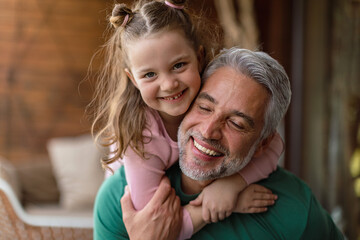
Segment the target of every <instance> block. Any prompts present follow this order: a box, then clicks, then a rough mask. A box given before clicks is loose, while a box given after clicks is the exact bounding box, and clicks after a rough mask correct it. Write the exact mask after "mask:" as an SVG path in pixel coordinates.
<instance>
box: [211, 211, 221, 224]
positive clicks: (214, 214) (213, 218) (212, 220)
mask: <svg viewBox="0 0 360 240" xmlns="http://www.w3.org/2000/svg"><path fill="white" fill-rule="evenodd" d="M218 221H219V219H218V215H217V213H212V214H211V222H213V223H216V222H218Z"/></svg>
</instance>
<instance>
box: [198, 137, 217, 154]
mask: <svg viewBox="0 0 360 240" xmlns="http://www.w3.org/2000/svg"><path fill="white" fill-rule="evenodd" d="M194 146H195V147H196V148H197V149H199V150H200V151H202V152H203V153H205V154H207V155H210V156H213V157H216V156H219V155H220V153H217V152H215V151H214V150H210V149H207V148H205V147H203V146H201V145H200V144H199V143H197V142H196V141H195V140H194Z"/></svg>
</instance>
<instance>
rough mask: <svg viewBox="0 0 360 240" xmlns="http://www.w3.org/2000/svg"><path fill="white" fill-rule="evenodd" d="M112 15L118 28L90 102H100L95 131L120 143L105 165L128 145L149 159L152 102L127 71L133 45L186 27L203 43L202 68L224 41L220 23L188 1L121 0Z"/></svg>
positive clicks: (194, 42) (105, 143)
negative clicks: (197, 12)
mask: <svg viewBox="0 0 360 240" xmlns="http://www.w3.org/2000/svg"><path fill="white" fill-rule="evenodd" d="M168 2H170V3H171V4H174V5H177V6H185V4H186V0H177V1H168ZM109 20H110V23H111V24H112V26H114V31H113V34H112V35H111V36H110V38H109V39H108V41H107V42H106V43H105V44H104V45H103V47H102V49H101V50H102V51H103V53H104V55H103V56H104V59H105V60H104V63H103V66H102V68H101V71H100V73H99V76H98V82H97V86H96V91H95V97H94V100H93V102H92V103H91V104H90V107H95V109H94V120H93V124H92V133H93V135H94V136H95V140H96V142H97V143H98V144H99V145H100V146H102V147H109V146H110V145H114V146H116V149H115V150H113V151H112V152H111V153H110V154H109V155H106V156H104V157H103V158H102V160H101V162H102V164H103V167H106V166H107V165H108V164H110V163H112V162H114V161H116V160H117V159H119V158H122V157H123V155H124V153H125V150H126V149H127V148H128V147H131V148H132V149H133V150H134V151H135V152H136V153H137V154H138V155H139V156H141V157H142V158H144V159H145V158H146V157H145V152H144V144H145V143H146V142H148V141H150V140H151V139H146V138H144V136H143V134H142V133H143V130H144V129H145V128H146V124H145V122H146V119H145V110H146V104H145V103H144V101H143V100H142V98H141V95H140V92H139V90H138V89H137V88H136V87H135V86H134V85H133V84H132V82H131V80H130V79H129V78H128V77H127V76H126V73H125V71H124V69H125V68H128V67H129V66H128V60H127V52H126V49H127V45H128V44H131V42H134V41H136V40H138V39H140V38H142V37H146V36H148V35H151V34H154V33H158V32H160V31H168V30H180V31H183V32H184V33H185V37H186V39H187V40H188V41H189V43H190V44H191V46H193V48H194V51H195V52H196V51H198V50H199V48H200V46H202V47H203V49H204V62H203V63H202V69H203V68H204V66H205V65H206V64H207V63H208V62H209V61H210V60H211V59H212V58H213V56H214V55H215V54H216V53H217V52H218V50H219V47H220V38H219V37H218V34H217V33H218V31H216V29H217V28H216V26H215V25H214V24H212V23H210V22H209V21H205V19H203V18H202V17H200V16H196V15H195V14H192V13H190V12H189V11H188V10H187V9H186V7H185V8H183V9H178V8H173V7H171V6H169V5H167V4H165V3H164V2H159V1H149V0H140V1H138V2H137V3H135V5H134V6H133V7H132V8H128V7H127V6H126V5H125V4H116V5H115V7H114V9H113V11H112V16H111V17H110V18H109ZM218 40H219V41H218ZM199 64H200V63H199Z"/></svg>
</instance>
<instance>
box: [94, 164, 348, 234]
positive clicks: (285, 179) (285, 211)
mask: <svg viewBox="0 0 360 240" xmlns="http://www.w3.org/2000/svg"><path fill="white" fill-rule="evenodd" d="M167 175H168V177H169V179H170V181H171V185H172V186H173V187H174V188H175V191H176V193H177V195H178V196H179V197H180V199H181V201H182V204H186V203H188V202H189V201H191V200H193V199H195V198H196V195H192V196H190V195H186V194H184V193H183V192H182V190H181V177H180V176H181V171H180V169H179V167H178V165H177V164H175V165H174V166H173V167H172V168H170V169H169V170H168V172H167ZM126 184H127V183H126V180H125V172H124V168H123V167H122V168H120V169H119V170H118V171H117V172H116V173H115V174H114V175H113V176H111V177H110V178H108V179H107V180H105V181H104V183H103V184H102V186H101V188H100V190H99V192H98V194H97V198H96V201H95V206H94V239H96V240H100V239H101V240H111V239H129V237H128V235H127V232H126V229H125V226H124V223H123V222H122V212H121V206H120V199H121V197H122V195H123V194H124V187H125V185H126ZM259 184H261V185H263V186H265V187H267V188H269V189H271V190H272V192H273V193H274V194H277V195H278V199H277V200H276V204H275V205H274V206H271V207H270V208H269V209H268V211H267V212H264V213H255V214H238V213H233V214H232V215H231V216H230V217H228V218H226V219H225V220H223V221H220V222H217V223H212V224H208V225H206V226H205V227H204V228H202V229H201V230H200V231H199V232H197V233H196V234H194V235H193V236H192V238H191V239H206V240H210V239H261V240H263V239H306V240H308V239H319V240H323V239H344V237H343V235H342V234H341V232H340V231H339V230H338V229H337V227H336V226H335V224H334V222H333V221H332V220H331V218H330V216H329V214H328V213H327V212H326V211H325V210H324V209H323V208H322V207H321V206H320V204H319V203H318V202H317V200H316V199H315V197H314V195H313V194H312V192H311V190H310V189H309V187H308V186H307V185H306V184H305V183H304V182H303V181H301V180H300V179H299V178H297V177H296V176H294V175H293V174H291V173H289V172H287V171H286V170H284V169H282V168H280V167H278V169H277V170H276V171H275V172H273V173H272V174H271V175H270V176H269V178H267V179H264V180H262V181H261V182H259Z"/></svg>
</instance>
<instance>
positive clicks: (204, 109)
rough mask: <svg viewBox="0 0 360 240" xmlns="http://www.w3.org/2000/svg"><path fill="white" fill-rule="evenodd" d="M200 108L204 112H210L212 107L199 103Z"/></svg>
mask: <svg viewBox="0 0 360 240" xmlns="http://www.w3.org/2000/svg"><path fill="white" fill-rule="evenodd" d="M199 109H200V110H201V111H203V112H210V111H211V110H210V108H208V107H206V106H202V105H199Z"/></svg>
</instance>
